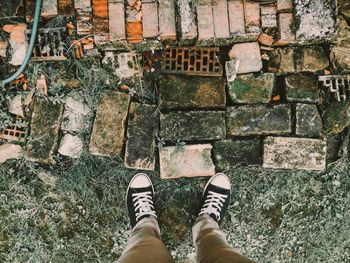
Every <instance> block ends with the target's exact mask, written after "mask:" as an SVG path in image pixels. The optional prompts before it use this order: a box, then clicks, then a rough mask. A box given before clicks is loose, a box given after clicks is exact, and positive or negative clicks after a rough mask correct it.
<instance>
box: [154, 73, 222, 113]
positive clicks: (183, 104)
mask: <svg viewBox="0 0 350 263" xmlns="http://www.w3.org/2000/svg"><path fill="white" fill-rule="evenodd" d="M159 100H160V105H161V107H162V108H165V109H176V108H224V107H225V105H226V95H225V81H224V79H223V78H209V77H196V76H180V75H176V76H175V75H163V76H162V78H161V79H160V99H159Z"/></svg>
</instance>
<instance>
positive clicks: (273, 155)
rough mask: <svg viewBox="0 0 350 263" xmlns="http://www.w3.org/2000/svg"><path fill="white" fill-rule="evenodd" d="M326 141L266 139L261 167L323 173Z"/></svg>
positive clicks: (283, 138) (286, 138)
mask: <svg viewBox="0 0 350 263" xmlns="http://www.w3.org/2000/svg"><path fill="white" fill-rule="evenodd" d="M326 150H327V146H326V141H324V140H319V139H308V138H290V137H267V138H265V140H264V158H263V167H265V168H275V169H301V170H310V171H323V170H325V168H326V152H327V151H326Z"/></svg>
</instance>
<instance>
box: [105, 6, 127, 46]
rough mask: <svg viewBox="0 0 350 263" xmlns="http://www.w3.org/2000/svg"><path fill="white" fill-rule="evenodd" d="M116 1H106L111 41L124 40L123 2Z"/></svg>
mask: <svg viewBox="0 0 350 263" xmlns="http://www.w3.org/2000/svg"><path fill="white" fill-rule="evenodd" d="M117 1H118V2H117ZM117 1H116V0H109V1H108V14H109V32H110V34H111V41H113V40H124V39H125V38H126V35H125V12H124V2H120V1H119V0H117Z"/></svg>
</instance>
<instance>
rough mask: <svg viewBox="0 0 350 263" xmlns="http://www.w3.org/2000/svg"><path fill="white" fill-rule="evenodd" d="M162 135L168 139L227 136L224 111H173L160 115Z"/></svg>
mask: <svg viewBox="0 0 350 263" xmlns="http://www.w3.org/2000/svg"><path fill="white" fill-rule="evenodd" d="M160 127H161V128H160V136H161V138H162V139H163V140H166V141H174V142H176V141H177V140H180V141H190V140H218V139H223V138H225V136H226V126H225V112H224V111H190V112H171V113H166V114H162V115H161V116H160Z"/></svg>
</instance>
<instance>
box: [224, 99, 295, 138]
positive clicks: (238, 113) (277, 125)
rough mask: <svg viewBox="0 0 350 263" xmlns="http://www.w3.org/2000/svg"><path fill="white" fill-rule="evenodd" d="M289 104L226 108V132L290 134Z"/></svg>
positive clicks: (242, 134) (235, 134) (241, 134)
mask: <svg viewBox="0 0 350 263" xmlns="http://www.w3.org/2000/svg"><path fill="white" fill-rule="evenodd" d="M291 114H292V113H291V108H290V106H289V105H283V104H281V105H276V106H273V107H269V106H265V105H247V106H235V107H227V108H226V129H227V130H226V132H227V135H231V136H252V135H268V134H277V135H282V134H290V133H291V132H292V124H291V118H292V117H291Z"/></svg>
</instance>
